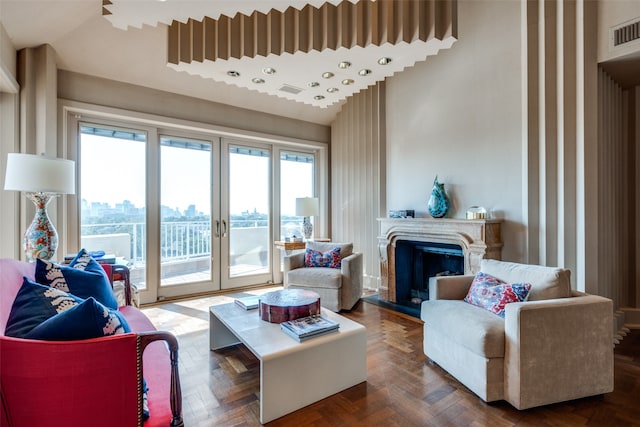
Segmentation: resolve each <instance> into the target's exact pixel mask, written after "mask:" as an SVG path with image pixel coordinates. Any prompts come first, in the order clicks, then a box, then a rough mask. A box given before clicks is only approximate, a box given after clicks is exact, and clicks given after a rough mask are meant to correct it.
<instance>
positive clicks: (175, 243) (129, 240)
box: [81, 218, 302, 265]
mask: <svg viewBox="0 0 640 427" xmlns="http://www.w3.org/2000/svg"><path fill="white" fill-rule="evenodd" d="M231 228H232V229H237V230H238V231H239V230H240V229H249V228H253V229H266V228H268V221H267V220H232V221H231ZM284 228H287V229H288V230H296V229H297V230H300V229H301V228H302V220H299V219H297V218H296V219H291V220H288V221H287V224H286V226H285V227H284ZM256 231H257V230H256ZM211 233H212V230H211V222H210V221H179V222H163V223H162V224H161V226H160V237H161V247H160V257H161V262H162V263H167V262H174V261H184V260H189V259H194V258H203V257H210V256H211ZM262 233H263V232H261V234H262ZM243 234H245V233H243ZM81 235H82V241H83V246H86V247H88V248H90V249H91V250H104V251H105V252H107V253H114V254H116V256H119V257H122V258H124V259H126V260H127V261H128V262H129V263H130V264H132V265H142V264H144V263H145V259H146V255H147V254H146V244H145V242H146V237H147V236H146V227H145V223H142V222H130V223H126V222H125V223H117V224H112V223H111V224H107V223H102V224H85V225H82V226H81ZM247 237H248V236H246V235H244V236H242V238H243V240H244V239H247ZM247 240H249V242H247V243H251V239H250V238H249V239H247ZM92 241H93V242H94V243H91V242H92ZM98 241H99V242H98ZM254 241H255V240H254ZM243 246H246V245H243V244H242V243H239V242H238V243H234V242H233V241H232V242H231V245H230V248H231V251H233V249H234V248H238V249H240V248H242V247H243ZM231 255H233V254H231Z"/></svg>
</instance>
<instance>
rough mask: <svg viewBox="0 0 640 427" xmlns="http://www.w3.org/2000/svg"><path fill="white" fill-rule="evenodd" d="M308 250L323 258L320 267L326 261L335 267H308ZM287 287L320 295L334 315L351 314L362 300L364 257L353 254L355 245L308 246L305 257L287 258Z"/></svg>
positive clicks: (285, 270)
mask: <svg viewBox="0 0 640 427" xmlns="http://www.w3.org/2000/svg"><path fill="white" fill-rule="evenodd" d="M336 248H339V251H334V250H335V249H336ZM309 250H311V251H315V252H316V255H318V253H319V254H324V256H323V257H320V258H317V259H316V260H320V263H319V264H318V265H325V264H323V260H324V261H326V265H332V266H323V267H317V266H316V267H306V266H305V255H306V254H307V252H308V251H309ZM332 252H333V253H332ZM338 252H339V259H338V258H336V254H337V253H338ZM338 264H339V266H338ZM284 286H285V288H292V289H306V290H310V291H314V292H316V293H318V294H319V295H320V304H321V305H322V306H323V307H325V308H327V309H329V310H331V311H335V312H338V311H340V310H351V309H352V308H353V306H354V305H355V304H356V303H357V302H358V300H359V299H360V297H361V296H362V253H358V252H353V244H352V243H332V242H307V245H306V250H305V253H295V254H292V255H288V256H285V257H284Z"/></svg>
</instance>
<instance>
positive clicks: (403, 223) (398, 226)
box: [378, 218, 502, 302]
mask: <svg viewBox="0 0 640 427" xmlns="http://www.w3.org/2000/svg"><path fill="white" fill-rule="evenodd" d="M378 222H379V224H380V235H379V236H378V252H379V255H380V286H379V289H378V297H379V298H380V299H382V300H385V301H390V302H396V272H395V265H396V258H395V251H396V242H397V241H398V240H410V241H417V242H437V243H450V244H455V245H459V246H460V248H461V249H462V253H463V256H464V273H465V274H475V273H477V272H478V271H479V270H480V260H481V259H483V258H492V259H501V258H502V236H501V225H502V220H501V219H449V218H441V219H436V218H379V219H378Z"/></svg>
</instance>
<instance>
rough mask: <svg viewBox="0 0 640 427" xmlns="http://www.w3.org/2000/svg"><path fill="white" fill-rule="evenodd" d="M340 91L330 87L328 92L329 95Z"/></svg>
mask: <svg viewBox="0 0 640 427" xmlns="http://www.w3.org/2000/svg"><path fill="white" fill-rule="evenodd" d="M339 90H340V89H338V88H337V87H330V88H329V89H327V92H329V93H336V92H338V91H339Z"/></svg>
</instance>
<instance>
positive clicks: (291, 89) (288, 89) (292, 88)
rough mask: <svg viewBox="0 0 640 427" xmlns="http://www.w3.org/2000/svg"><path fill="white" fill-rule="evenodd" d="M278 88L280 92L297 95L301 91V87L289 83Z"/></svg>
mask: <svg viewBox="0 0 640 427" xmlns="http://www.w3.org/2000/svg"><path fill="white" fill-rule="evenodd" d="M279 90H280V91H282V92H287V93H292V94H294V95H297V94H299V93H300V92H302V89H300V88H298V87H295V86H290V85H282V87H280V89H279Z"/></svg>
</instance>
